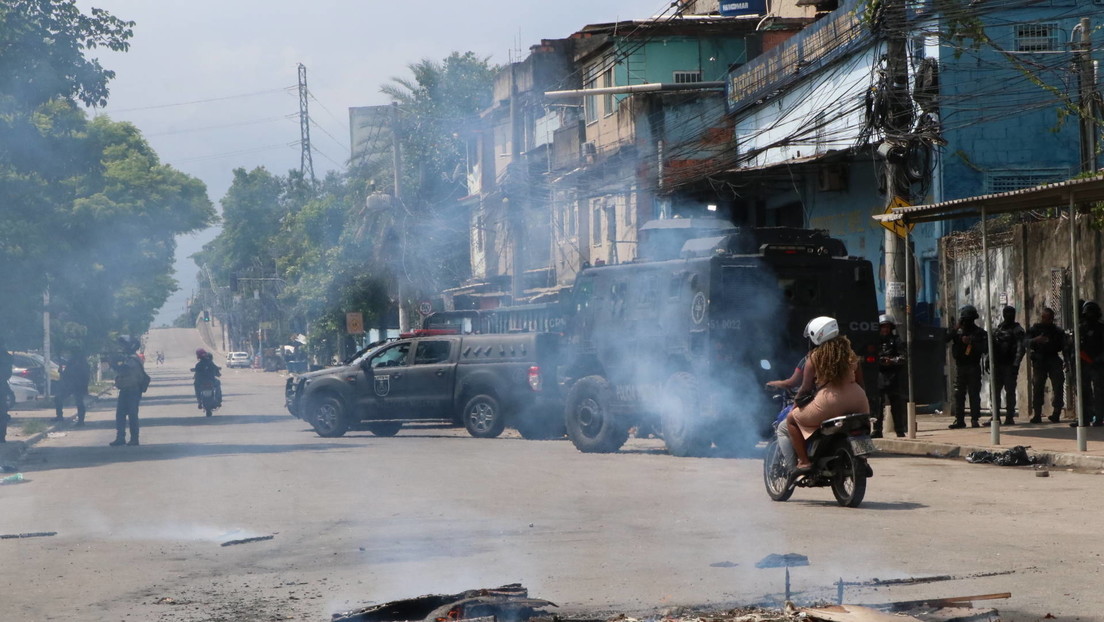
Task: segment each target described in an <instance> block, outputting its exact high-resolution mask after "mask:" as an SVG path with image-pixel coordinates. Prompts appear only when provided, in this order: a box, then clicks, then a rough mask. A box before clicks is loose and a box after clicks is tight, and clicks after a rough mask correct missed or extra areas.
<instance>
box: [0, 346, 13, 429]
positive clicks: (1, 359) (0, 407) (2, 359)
mask: <svg viewBox="0 0 1104 622" xmlns="http://www.w3.org/2000/svg"><path fill="white" fill-rule="evenodd" d="M11 375H12V355H11V353H10V352H8V349H7V348H5V347H4V342H3V341H0V443H4V442H7V440H8V422H9V421H11V415H10V414H8V400H9V399H11V400H12V401H15V400H14V397H15V396H14V395H12V390H11V387H10V386H8V379H9V378H11Z"/></svg>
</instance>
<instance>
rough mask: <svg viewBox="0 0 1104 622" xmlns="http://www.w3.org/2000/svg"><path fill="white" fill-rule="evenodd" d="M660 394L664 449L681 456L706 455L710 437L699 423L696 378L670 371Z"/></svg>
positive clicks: (684, 373) (699, 413)
mask: <svg viewBox="0 0 1104 622" xmlns="http://www.w3.org/2000/svg"><path fill="white" fill-rule="evenodd" d="M663 393H664V396H663V400H662V403H661V406H660V408H661V409H662V410H661V411H660V414H659V416H660V421H661V422H662V425H663V442H665V443H666V444H667V451H669V452H670V453H671V455H673V456H679V457H681V458H688V457H689V458H697V457H701V456H704V455H706V454H707V453H708V452H709V445H710V438H709V436H708V435H707V434H706V430H705V429H704V426H702V424H701V420H702V419H701V412H700V411H701V408H700V406H699V403H698V398H697V396H698V383H697V380H695V378H694V376H693V375H692V374H690V373H688V372H684V371H680V372H677V373H674V374H671V377H670V378H668V379H667V384H665V385H664V388H663Z"/></svg>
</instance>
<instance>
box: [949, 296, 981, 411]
mask: <svg viewBox="0 0 1104 622" xmlns="http://www.w3.org/2000/svg"><path fill="white" fill-rule="evenodd" d="M979 317H981V316H979V315H978V311H977V309H976V308H975V307H974V305H965V306H963V307H962V308H961V309H959V311H958V326H957V327H956V328H954V329H953V330H951V331H948V333H947V338H946V339H947V341H948V342H949V343H950V344H951V357H952V358H954V362H955V380H954V407H955V409H954V417H955V420H954V423H952V424H951V425H949V426H947V427H948V428H951V429H952V430H954V429H958V428H964V427H966V396H967V394H969V396H970V427H972V428H980V427H981V423H980V422H979V421H978V419H979V418H981V357H982V355H984V354H985V353H986V352H988V350H989V334H988V333H986V332H985V329H984V328H981V327H980V326H978V325H977V324H976V323H975V322H976V321H977V319H978V318H979Z"/></svg>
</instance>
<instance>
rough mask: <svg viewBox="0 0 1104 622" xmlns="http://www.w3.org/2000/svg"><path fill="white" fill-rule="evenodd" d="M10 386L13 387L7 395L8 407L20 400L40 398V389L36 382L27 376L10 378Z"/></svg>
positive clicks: (27, 400) (26, 400)
mask: <svg viewBox="0 0 1104 622" xmlns="http://www.w3.org/2000/svg"><path fill="white" fill-rule="evenodd" d="M8 387H9V388H11V393H9V394H8V397H7V399H8V408H11V407H12V406H13V405H15V404H16V403H18V402H29V401H31V400H35V399H38V389H36V388H35V385H34V383H33V382H31V381H30V380H28V379H27V378H23V377H22V376H12V377H11V378H8Z"/></svg>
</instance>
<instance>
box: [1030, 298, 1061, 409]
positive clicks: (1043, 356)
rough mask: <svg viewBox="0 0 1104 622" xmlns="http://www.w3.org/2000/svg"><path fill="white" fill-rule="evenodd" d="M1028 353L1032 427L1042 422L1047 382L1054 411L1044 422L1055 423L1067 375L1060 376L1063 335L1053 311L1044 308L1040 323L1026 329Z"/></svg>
mask: <svg viewBox="0 0 1104 622" xmlns="http://www.w3.org/2000/svg"><path fill="white" fill-rule="evenodd" d="M1027 349H1028V350H1029V351H1030V353H1031V354H1030V358H1029V360H1030V361H1031V423H1042V422H1043V397H1044V393H1045V392H1046V383H1047V380H1048V379H1049V380H1050V391H1051V393H1052V397H1051V400H1050V405H1051V407H1052V408H1053V409H1054V410H1053V412H1051V414H1050V416H1049V417H1047V420H1048V421H1051V422H1053V423H1058V422H1059V421H1061V420H1062V409H1063V408H1065V407H1066V404H1065V399H1064V397H1063V395H1062V392H1063V390H1064V389H1065V386H1066V375H1065V374H1064V373H1062V367H1063V365H1062V354H1063V353H1064V352H1065V351H1066V333H1065V331H1063V330H1062V329H1061V328H1059V327H1058V325H1056V324H1055V323H1054V309H1051V308H1050V307H1043V313H1042V315H1041V316H1039V321H1038V322H1036V323H1035V324H1032V325H1031V328H1028V329H1027Z"/></svg>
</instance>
